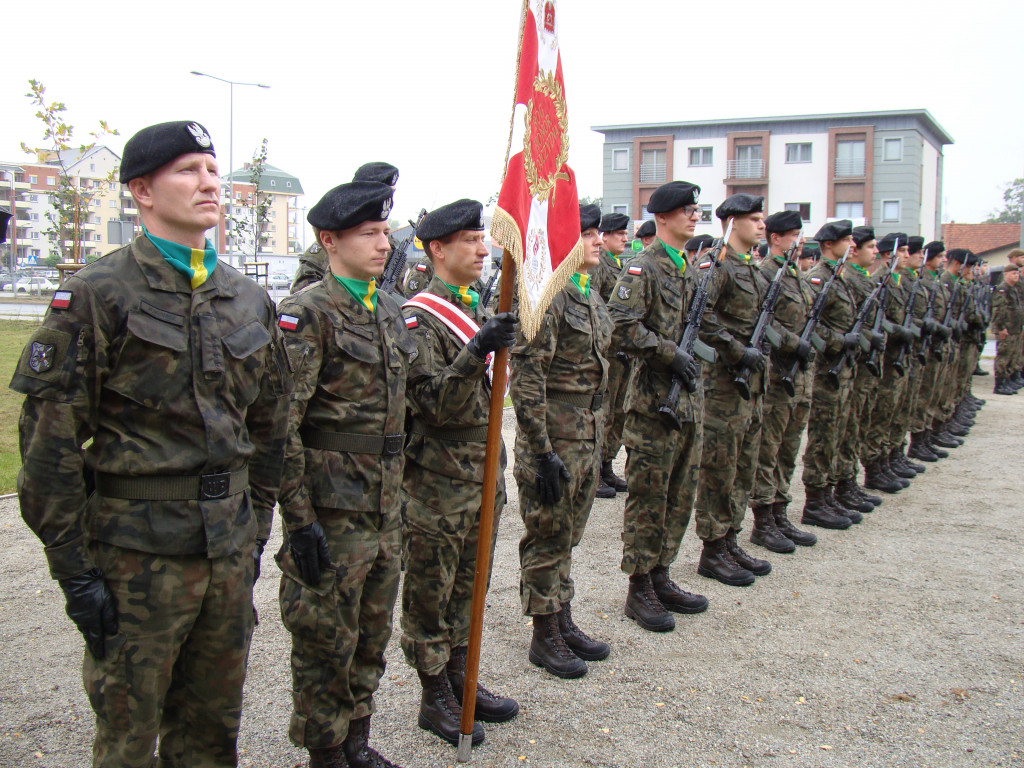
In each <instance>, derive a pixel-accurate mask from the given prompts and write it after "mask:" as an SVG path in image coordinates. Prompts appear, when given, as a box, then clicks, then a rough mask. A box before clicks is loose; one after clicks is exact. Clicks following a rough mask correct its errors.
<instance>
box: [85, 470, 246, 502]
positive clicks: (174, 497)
mask: <svg viewBox="0 0 1024 768" xmlns="http://www.w3.org/2000/svg"><path fill="white" fill-rule="evenodd" d="M248 487H249V468H248V467H242V468H241V469H237V470H235V471H234V472H215V473H212V474H209V475H185V476H171V475H150V476H148V477H129V476H127V475H109V474H107V473H105V472H97V473H96V492H97V493H98V494H99V495H100V496H107V497H109V498H112V499H131V500H134V501H186V500H199V501H209V500H213V499H226V498H228V497H229V496H234V495H235V494H236V493H241V492H242V491H244V490H245V489H246V488H248Z"/></svg>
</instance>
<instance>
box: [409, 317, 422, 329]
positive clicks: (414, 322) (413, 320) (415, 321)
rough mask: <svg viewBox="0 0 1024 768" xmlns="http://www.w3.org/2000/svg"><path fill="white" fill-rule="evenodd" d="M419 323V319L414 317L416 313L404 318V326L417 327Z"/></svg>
mask: <svg viewBox="0 0 1024 768" xmlns="http://www.w3.org/2000/svg"><path fill="white" fill-rule="evenodd" d="M419 325H420V321H419V319H418V318H417V317H416V315H413V316H412V317H407V318H405V327H406V328H418V327H419Z"/></svg>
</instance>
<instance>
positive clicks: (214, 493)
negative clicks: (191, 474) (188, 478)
mask: <svg viewBox="0 0 1024 768" xmlns="http://www.w3.org/2000/svg"><path fill="white" fill-rule="evenodd" d="M230 487H231V473H230V472H218V473H216V474H212V475H201V476H200V477H199V498H200V500H202V501H210V500H213V499H223V498H225V497H226V496H227V495H228V489H229V488H230Z"/></svg>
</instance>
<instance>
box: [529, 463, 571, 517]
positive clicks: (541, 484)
mask: <svg viewBox="0 0 1024 768" xmlns="http://www.w3.org/2000/svg"><path fill="white" fill-rule="evenodd" d="M571 479H572V475H570V474H569V470H568V469H566V468H565V464H563V463H562V460H561V459H560V458H558V454H557V453H555V452H554V451H548V452H547V453H541V454H539V455H538V456H537V495H539V496H540V502H541V504H544V505H545V506H550V505H552V504H557V503H558V502H559V501H560V500H561V498H562V482H563V481H564V482H569V481H570V480H571Z"/></svg>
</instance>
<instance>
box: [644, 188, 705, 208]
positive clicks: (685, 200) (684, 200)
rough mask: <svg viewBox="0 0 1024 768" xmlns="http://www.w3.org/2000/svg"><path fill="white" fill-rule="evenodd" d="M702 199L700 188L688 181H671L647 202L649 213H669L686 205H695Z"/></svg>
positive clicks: (654, 193) (655, 191)
mask: <svg viewBox="0 0 1024 768" xmlns="http://www.w3.org/2000/svg"><path fill="white" fill-rule="evenodd" d="M699 199H700V187H698V186H697V185H696V184H691V183H690V182H688V181H670V182H668V184H662V185H661V186H660V187H658V188H657V189H656V190H654V192H653V193H652V194H651V199H650V200H648V201H647V212H648V213H668V212H669V211H674V210H675V209H676V208H682V207H683V206H684V205H693V204H695V203H696V202H697V201H698V200H699Z"/></svg>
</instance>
